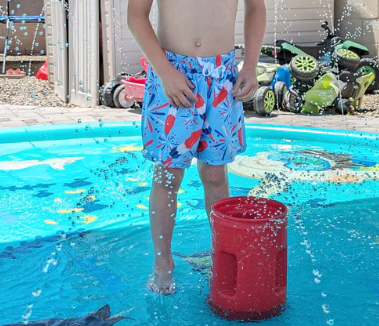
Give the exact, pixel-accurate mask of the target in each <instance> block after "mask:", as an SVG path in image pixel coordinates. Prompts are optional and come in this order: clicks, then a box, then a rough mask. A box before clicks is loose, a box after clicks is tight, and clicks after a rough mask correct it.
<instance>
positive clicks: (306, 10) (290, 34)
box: [114, 0, 376, 73]
mask: <svg viewBox="0 0 379 326" xmlns="http://www.w3.org/2000/svg"><path fill="white" fill-rule="evenodd" d="M367 1H369V0H367ZM375 1H376V0H375ZM275 2H276V3H277V8H276V10H275ZM114 3H115V7H116V6H117V8H118V10H117V12H118V13H119V14H118V15H117V17H116V24H117V25H118V26H120V27H119V28H116V29H115V33H116V34H117V35H115V37H116V38H118V42H117V44H118V48H117V52H118V53H117V58H116V69H117V72H120V71H128V72H132V73H133V72H137V71H140V70H141V67H140V64H139V57H140V56H141V52H140V50H139V48H138V45H137V44H136V42H135V41H134V40H133V36H132V34H131V33H130V31H129V29H128V26H127V24H126V19H125V17H126V12H127V5H128V1H124V0H114ZM266 8H267V27H266V36H265V39H264V43H268V44H274V42H275V39H285V40H287V41H291V40H294V41H295V42H296V43H299V44H309V43H316V42H319V41H321V39H322V38H323V32H322V31H321V22H320V21H321V20H328V21H329V23H330V25H331V26H332V25H333V19H334V17H333V13H334V0H317V1H315V0H314V1H311V0H276V1H275V0H266ZM156 13H157V11H156V8H155V7H154V8H153V10H152V15H151V20H152V22H153V23H155V22H156V20H157V19H156ZM275 21H276V23H275ZM243 25H244V1H243V0H240V1H239V9H238V13H237V21H236V43H243Z"/></svg>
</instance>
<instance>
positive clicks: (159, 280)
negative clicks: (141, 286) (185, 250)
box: [146, 269, 175, 295]
mask: <svg viewBox="0 0 379 326" xmlns="http://www.w3.org/2000/svg"><path fill="white" fill-rule="evenodd" d="M146 287H147V288H148V289H149V290H150V291H151V292H154V293H157V294H163V295H169V294H173V293H175V282H174V275H173V273H172V271H168V272H165V273H158V272H157V271H156V270H155V269H154V273H153V274H151V275H150V278H149V281H148V282H147V284H146Z"/></svg>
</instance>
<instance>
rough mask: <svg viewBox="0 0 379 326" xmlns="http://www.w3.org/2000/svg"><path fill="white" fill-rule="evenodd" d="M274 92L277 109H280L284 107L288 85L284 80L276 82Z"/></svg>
mask: <svg viewBox="0 0 379 326" xmlns="http://www.w3.org/2000/svg"><path fill="white" fill-rule="evenodd" d="M274 92H275V97H276V106H275V108H276V109H277V110H280V109H282V108H283V97H284V94H285V93H286V92H287V85H286V83H284V82H281V81H279V82H276V83H275V86H274Z"/></svg>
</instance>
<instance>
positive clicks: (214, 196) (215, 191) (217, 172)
mask: <svg viewBox="0 0 379 326" xmlns="http://www.w3.org/2000/svg"><path fill="white" fill-rule="evenodd" d="M197 168H198V170H199V175H200V179H201V181H202V183H203V186H204V195H205V209H206V211H207V214H208V217H209V216H210V212H211V207H212V205H213V203H214V202H215V201H217V200H220V199H223V198H228V197H230V192H229V181H228V169H227V166H226V164H225V165H209V164H206V163H203V162H201V161H199V160H198V161H197Z"/></svg>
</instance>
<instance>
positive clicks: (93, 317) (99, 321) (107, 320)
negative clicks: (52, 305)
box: [4, 305, 134, 326]
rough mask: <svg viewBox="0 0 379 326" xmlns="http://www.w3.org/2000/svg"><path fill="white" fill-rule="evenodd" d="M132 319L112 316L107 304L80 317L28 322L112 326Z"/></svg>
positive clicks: (52, 325)
mask: <svg viewBox="0 0 379 326" xmlns="http://www.w3.org/2000/svg"><path fill="white" fill-rule="evenodd" d="M124 319H131V320H134V319H133V318H130V317H123V316H119V317H113V318H111V309H110V307H109V305H105V306H104V307H102V308H100V309H99V310H98V311H96V312H94V313H89V314H88V315H85V316H84V317H78V318H67V319H61V318H59V319H54V318H51V319H45V320H39V321H32V322H28V323H27V324H28V325H31V326H73V325H75V326H112V325H114V324H116V323H117V322H119V321H120V320H124ZM24 325H25V323H24V322H20V323H15V324H8V325H4V326H24Z"/></svg>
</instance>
